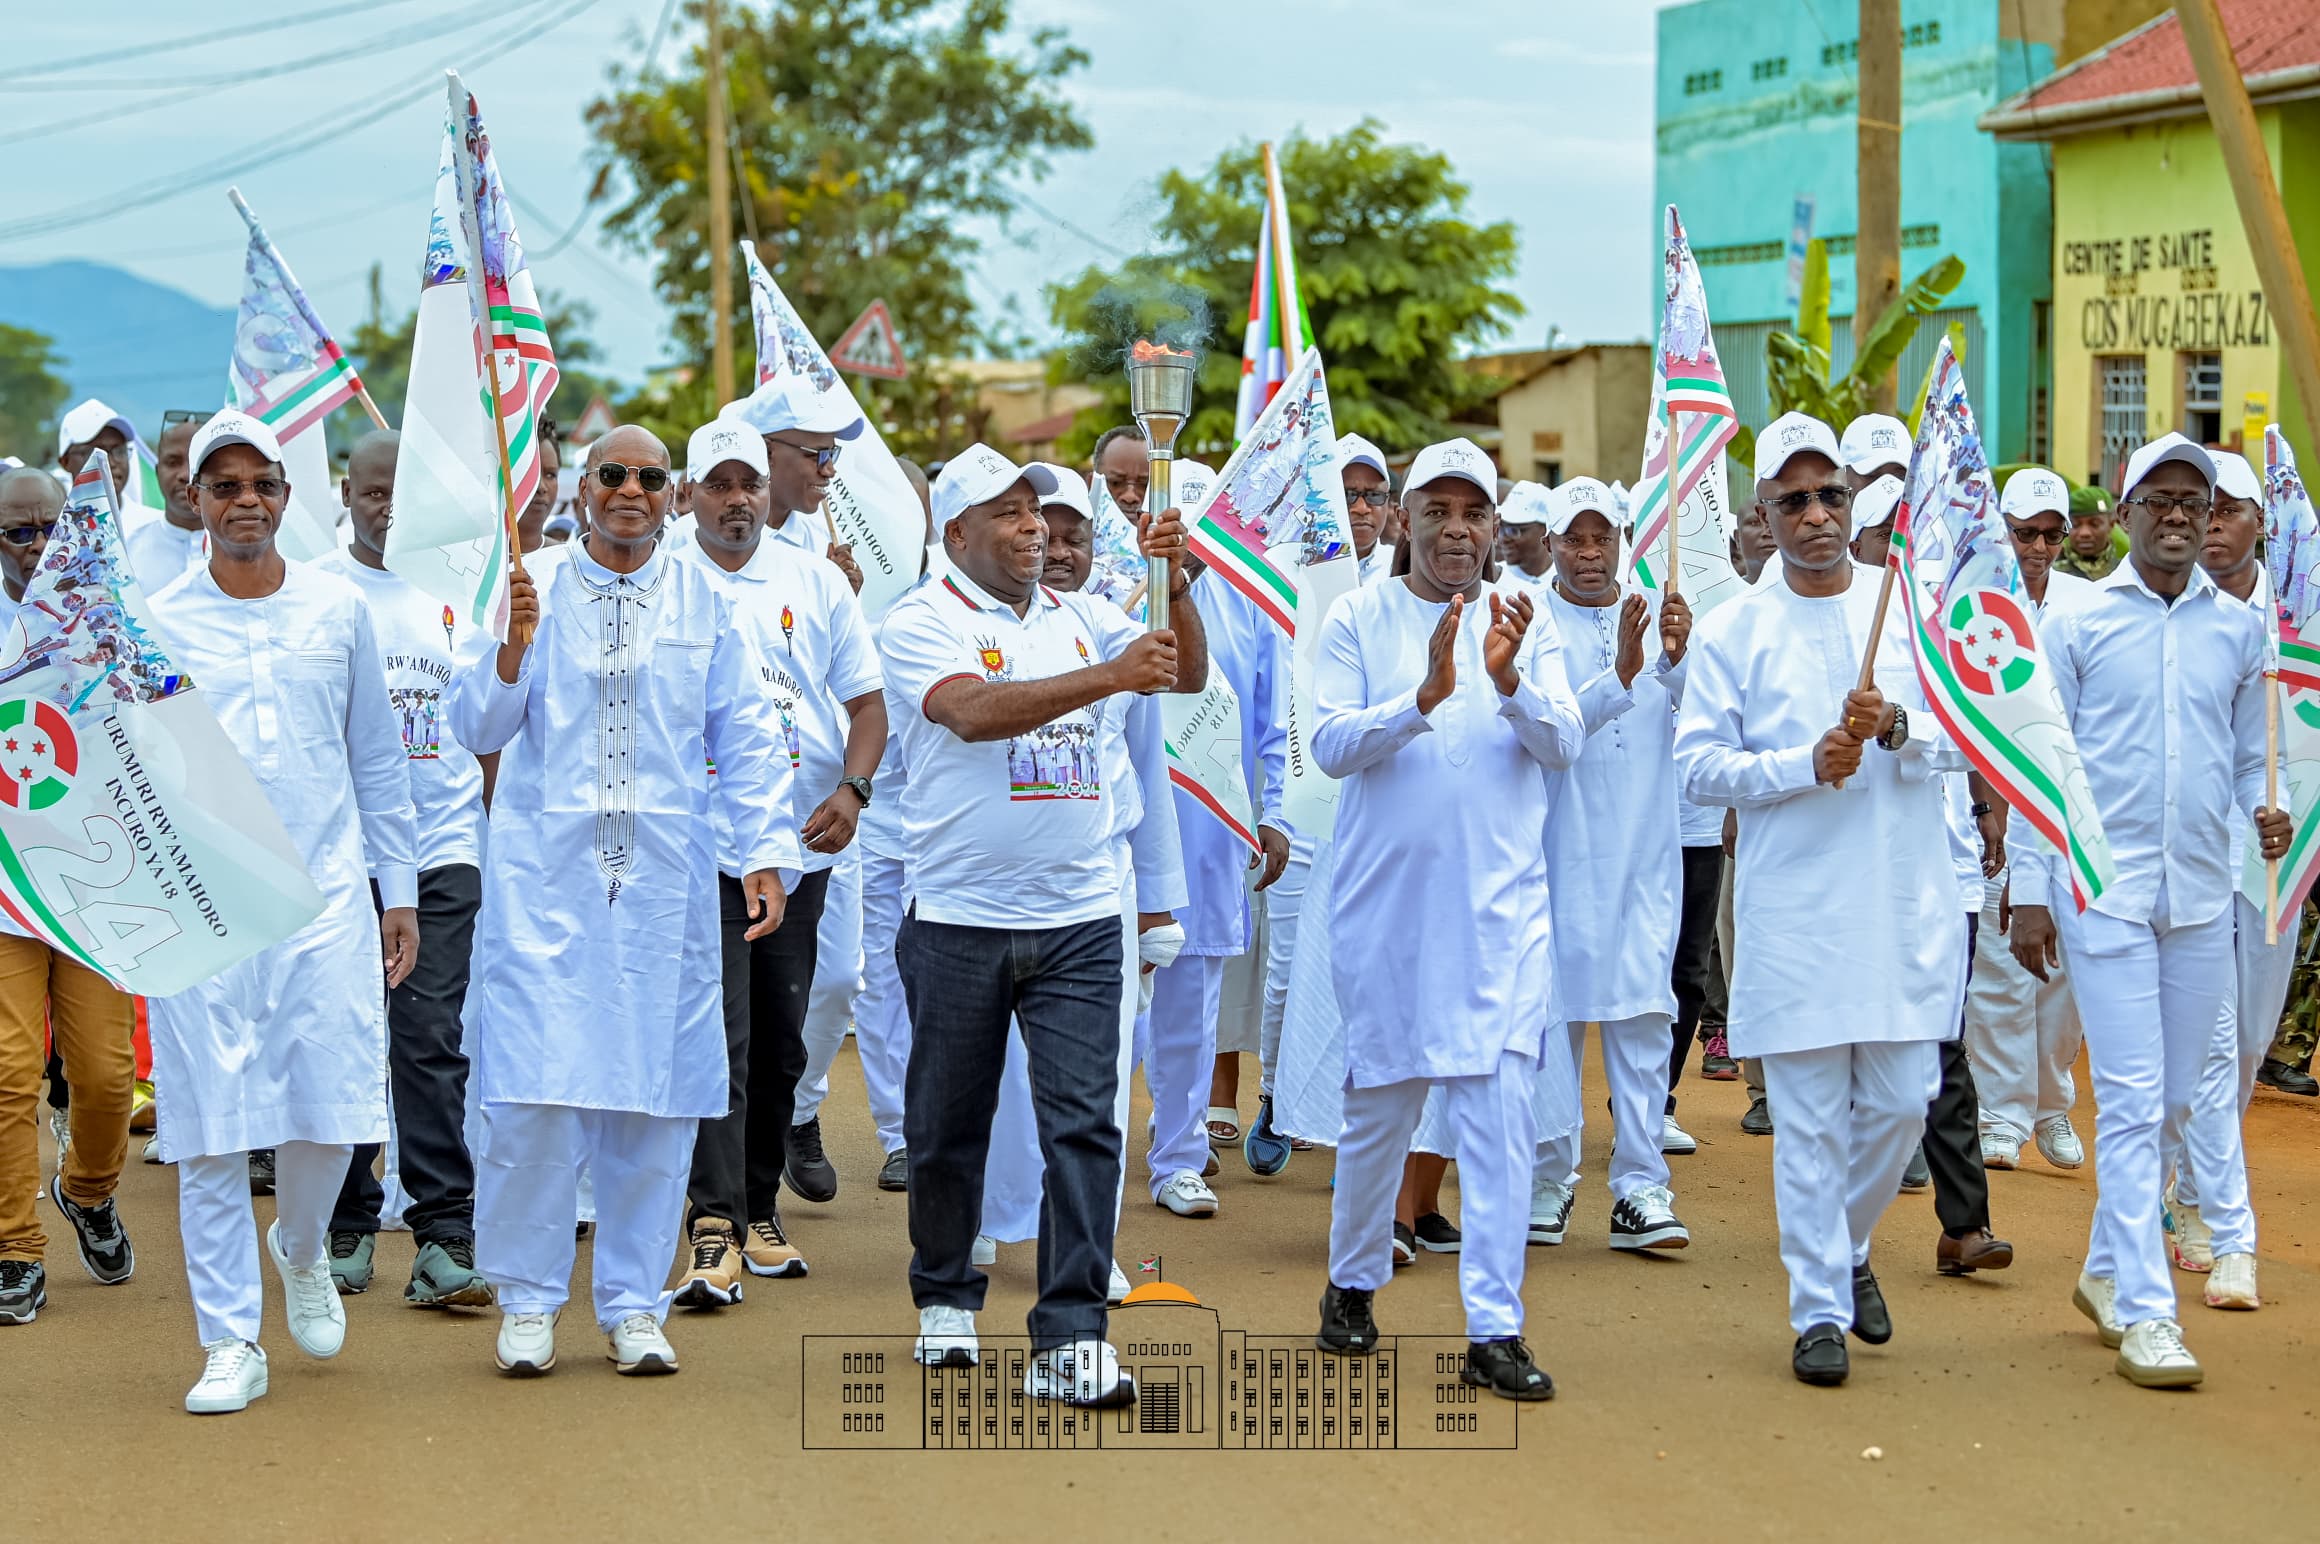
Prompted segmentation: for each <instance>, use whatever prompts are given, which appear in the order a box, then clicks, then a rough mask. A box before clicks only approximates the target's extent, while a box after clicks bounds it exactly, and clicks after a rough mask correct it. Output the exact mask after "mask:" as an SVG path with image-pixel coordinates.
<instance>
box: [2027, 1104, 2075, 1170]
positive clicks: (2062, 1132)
mask: <svg viewBox="0 0 2320 1544" xmlns="http://www.w3.org/2000/svg"><path fill="white" fill-rule="evenodd" d="M2031 1135H2032V1136H2033V1137H2035V1138H2036V1139H2037V1142H2038V1156H2040V1157H2041V1158H2044V1159H2045V1160H2046V1161H2047V1162H2048V1163H2051V1164H2053V1165H2054V1166H2055V1167H2056V1168H2058V1169H2075V1168H2079V1167H2081V1166H2083V1165H2084V1164H2085V1162H2086V1148H2085V1147H2084V1146H2083V1145H2082V1144H2081V1143H2080V1142H2079V1140H2078V1128H2077V1127H2075V1126H2073V1125H2071V1123H2070V1117H2069V1116H2067V1115H2049V1116H2047V1117H2046V1119H2044V1120H2042V1121H2040V1122H2039V1123H2038V1128H2037V1130H2035V1131H2033V1132H2032V1133H2031Z"/></svg>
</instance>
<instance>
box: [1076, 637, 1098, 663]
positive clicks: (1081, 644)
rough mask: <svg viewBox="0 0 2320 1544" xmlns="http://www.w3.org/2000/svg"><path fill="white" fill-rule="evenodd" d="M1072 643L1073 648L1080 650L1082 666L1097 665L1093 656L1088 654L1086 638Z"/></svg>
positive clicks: (1077, 639)
mask: <svg viewBox="0 0 2320 1544" xmlns="http://www.w3.org/2000/svg"><path fill="white" fill-rule="evenodd" d="M1071 642H1072V647H1074V648H1076V649H1078V650H1079V662H1080V663H1081V664H1083V665H1092V664H1094V663H1095V659H1094V658H1093V656H1091V655H1090V654H1089V653H1088V647H1087V640H1086V639H1085V638H1074V639H1072V641H1071Z"/></svg>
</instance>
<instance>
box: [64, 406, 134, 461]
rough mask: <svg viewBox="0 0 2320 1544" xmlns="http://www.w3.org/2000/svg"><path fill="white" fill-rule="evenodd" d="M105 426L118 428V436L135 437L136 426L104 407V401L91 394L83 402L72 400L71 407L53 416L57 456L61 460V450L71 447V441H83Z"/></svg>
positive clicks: (101, 430) (94, 435)
mask: <svg viewBox="0 0 2320 1544" xmlns="http://www.w3.org/2000/svg"><path fill="white" fill-rule="evenodd" d="M108 426H110V427H112V428H115V429H118V430H120V431H121V436H122V438H124V439H127V440H132V441H133V440H135V439H136V438H137V426H136V425H135V424H133V423H131V422H129V420H128V419H126V418H124V417H122V416H121V415H120V414H119V413H116V412H114V411H113V410H112V409H111V408H110V407H107V406H106V405H105V404H104V403H102V402H100V401H98V400H97V399H96V398H95V397H91V398H89V399H88V400H87V401H85V402H80V403H76V404H74V405H73V407H72V408H71V409H69V410H68V411H67V412H66V413H65V415H64V417H62V418H60V419H58V420H57V425H56V456H57V459H58V460H59V461H61V460H63V459H64V453H65V452H66V451H68V450H70V449H72V448H73V447H74V446H75V445H86V444H87V443H88V442H89V441H91V440H93V439H95V438H96V437H97V436H98V435H100V434H102V433H104V432H105V430H106V428H107V427H108Z"/></svg>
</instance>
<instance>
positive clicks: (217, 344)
mask: <svg viewBox="0 0 2320 1544" xmlns="http://www.w3.org/2000/svg"><path fill="white" fill-rule="evenodd" d="M0 322H12V323H14V324H15V325H16V326H19V327H31V328H34V329H36V330H38V331H40V332H44V333H46V334H48V335H49V336H50V337H52V338H54V339H55V340H56V346H57V352H58V353H59V354H61V355H62V356H63V357H64V360H65V366H64V369H63V371H62V372H61V373H62V374H63V375H64V377H65V379H66V380H68V381H70V382H71V383H72V395H71V396H70V397H69V398H67V399H66V405H67V406H68V407H69V406H70V405H71V404H72V403H74V402H78V401H79V400H81V398H83V397H102V398H104V399H105V401H106V402H108V403H110V404H111V405H112V406H113V407H114V408H115V409H116V410H117V411H119V412H122V413H125V414H127V415H128V416H129V417H130V418H131V419H132V420H133V421H134V422H135V423H136V425H137V427H138V428H139V429H140V430H141V431H142V432H143V433H144V434H145V436H146V437H147V438H148V439H150V438H152V437H153V436H154V435H157V434H158V433H159V432H160V429H161V415H162V413H163V412H165V411H166V410H168V409H170V408H173V407H216V406H217V405H218V402H219V400H220V399H221V397H222V396H223V395H224V393H225V382H226V359H227V356H228V354H229V353H230V351H231V350H232V347H233V338H234V313H233V311H232V310H231V309H230V308H229V307H225V306H211V305H205V304H203V303H202V302H201V301H198V300H196V299H194V298H193V297H192V296H191V295H188V294H186V293H185V292H184V291H182V290H174V289H171V288H170V287H169V286H167V285H165V284H156V283H154V282H153V281H152V280H150V279H142V278H139V277H138V276H137V275H135V274H133V273H128V272H125V271H124V270H122V269H119V268H113V267H110V266H108V265H106V264H104V263H86V262H63V263H42V264H40V265H39V266H37V267H30V268H0Z"/></svg>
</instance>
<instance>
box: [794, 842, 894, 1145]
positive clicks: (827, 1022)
mask: <svg viewBox="0 0 2320 1544" xmlns="http://www.w3.org/2000/svg"><path fill="white" fill-rule="evenodd" d="M861 994H862V844H861V843H859V842H854V843H850V844H849V845H848V846H847V848H846V850H845V851H844V852H842V853H840V854H838V861H837V862H836V863H834V864H832V865H831V866H830V888H829V890H828V892H827V893H826V894H825V895H824V896H823V899H822V925H821V928H820V930H819V931H817V932H816V933H815V935H814V984H813V986H812V987H811V988H810V989H808V991H807V993H806V1021H805V1025H804V1037H805V1042H806V1070H805V1071H804V1072H802V1073H800V1074H799V1075H798V1086H797V1096H796V1098H794V1099H793V1100H792V1101H791V1114H790V1124H791V1125H793V1126H802V1125H804V1124H805V1123H806V1122H807V1121H810V1120H812V1119H813V1118H814V1117H815V1116H816V1115H819V1114H820V1113H821V1110H822V1101H823V1100H824V1099H827V1098H829V1097H830V1063H831V1062H833V1061H836V1060H837V1059H838V1047H840V1046H842V1045H844V1044H845V1043H846V1026H847V1025H848V1024H849V1023H851V1022H852V1020H853V1017H854V999H855V998H857V997H859V996H860V995H861ZM896 1145H897V1146H899V1145H900V1143H899V1142H898V1143H897V1144H896Z"/></svg>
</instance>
